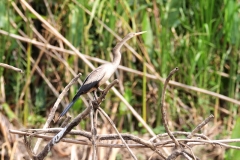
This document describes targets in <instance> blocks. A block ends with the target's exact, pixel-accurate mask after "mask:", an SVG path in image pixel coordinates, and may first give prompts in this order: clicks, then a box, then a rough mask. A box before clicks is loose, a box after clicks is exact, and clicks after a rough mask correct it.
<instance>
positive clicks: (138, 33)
mask: <svg viewBox="0 0 240 160" xmlns="http://www.w3.org/2000/svg"><path fill="white" fill-rule="evenodd" d="M146 32H147V31H142V32H137V33H135V35H136V36H137V35H140V34H143V33H146Z"/></svg>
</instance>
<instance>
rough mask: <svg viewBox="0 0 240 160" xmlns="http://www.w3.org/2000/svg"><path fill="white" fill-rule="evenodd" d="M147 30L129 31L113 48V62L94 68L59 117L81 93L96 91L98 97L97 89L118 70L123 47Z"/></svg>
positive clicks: (95, 94)
mask: <svg viewBox="0 0 240 160" xmlns="http://www.w3.org/2000/svg"><path fill="white" fill-rule="evenodd" d="M145 32H146V31H142V32H137V33H129V34H127V35H126V36H125V37H124V38H123V39H122V40H121V41H119V42H118V43H117V45H116V46H115V47H114V48H113V50H112V53H113V60H112V62H108V63H105V64H103V65H101V66H99V67H98V68H96V69H94V70H93V71H92V72H91V73H90V74H89V75H88V76H87V77H86V79H85V80H84V82H83V84H82V86H81V87H80V88H79V89H78V91H77V93H76V95H75V96H74V97H73V99H72V101H71V102H70V103H69V104H68V106H67V107H66V108H65V109H64V110H63V112H62V113H61V114H60V115H59V118H61V117H63V116H64V115H65V114H66V113H67V112H68V110H69V109H70V108H71V107H72V106H73V104H74V103H75V102H76V101H77V100H78V98H79V97H80V96H81V95H83V94H86V93H88V92H92V91H94V98H95V99H97V90H99V91H101V89H100V88H99V87H100V86H101V85H102V84H104V83H105V82H106V81H107V80H108V79H109V78H110V77H111V76H112V74H113V73H114V72H115V71H116V69H117V67H118V65H119V64H120V61H121V52H120V50H121V47H122V46H123V45H124V43H125V42H126V41H128V40H129V39H131V38H133V37H134V36H137V35H140V34H143V33H145ZM59 118H58V119H59Z"/></svg>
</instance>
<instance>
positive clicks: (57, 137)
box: [35, 107, 91, 160]
mask: <svg viewBox="0 0 240 160" xmlns="http://www.w3.org/2000/svg"><path fill="white" fill-rule="evenodd" d="M90 110H91V109H90V107H87V108H86V109H85V110H84V111H83V112H82V113H80V114H79V115H78V116H77V117H76V118H74V120H73V121H72V122H71V123H69V124H68V125H67V126H66V127H64V128H63V129H62V130H61V131H60V132H59V133H58V134H57V135H55V136H54V137H53V138H52V139H51V141H50V142H49V143H48V144H47V145H46V146H45V147H44V149H43V150H42V151H41V152H40V153H39V154H38V155H36V156H35V159H38V160H42V159H44V157H46V156H47V154H48V152H49V151H50V150H51V148H52V147H53V145H55V144H57V143H58V142H59V141H60V140H61V139H62V138H63V137H64V136H65V135H66V134H67V133H69V132H70V131H71V130H72V129H73V128H74V127H75V126H77V125H78V124H79V123H80V121H81V120H82V119H83V118H85V117H86V116H87V115H89V113H90Z"/></svg>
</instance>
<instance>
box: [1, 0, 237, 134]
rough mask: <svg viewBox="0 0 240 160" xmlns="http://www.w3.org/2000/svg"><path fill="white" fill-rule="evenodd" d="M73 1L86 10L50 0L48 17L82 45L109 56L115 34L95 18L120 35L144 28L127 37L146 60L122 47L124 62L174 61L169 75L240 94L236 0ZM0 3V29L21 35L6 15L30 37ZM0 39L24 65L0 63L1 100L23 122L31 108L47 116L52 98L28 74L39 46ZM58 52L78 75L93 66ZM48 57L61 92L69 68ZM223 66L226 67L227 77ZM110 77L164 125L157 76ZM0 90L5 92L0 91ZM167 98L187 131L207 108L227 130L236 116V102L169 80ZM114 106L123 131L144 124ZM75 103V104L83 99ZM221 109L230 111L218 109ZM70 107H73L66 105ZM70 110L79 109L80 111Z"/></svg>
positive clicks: (167, 65)
mask: <svg viewBox="0 0 240 160" xmlns="http://www.w3.org/2000/svg"><path fill="white" fill-rule="evenodd" d="M38 2H39V1H37V0H35V1H33V3H32V6H33V8H34V9H36V11H37V12H38V13H40V14H41V15H42V16H43V17H44V18H45V19H47V20H49V21H50V20H51V18H50V13H48V12H47V9H46V7H45V5H37V4H38ZM17 3H19V2H17ZM77 3H79V4H81V5H82V6H83V7H84V8H85V9H88V10H89V11H90V12H91V16H90V15H89V14H87V13H86V12H85V11H84V10H83V9H82V8H81V7H79V5H78V4H76V3H74V2H72V1H67V0H65V1H64V0H60V1H58V2H55V1H53V0H50V1H49V4H50V6H51V7H50V9H51V11H52V13H53V18H54V22H53V21H51V24H52V25H53V26H55V27H56V28H57V29H58V31H59V32H60V33H61V34H62V35H63V36H65V37H66V38H67V39H68V40H69V41H70V42H71V43H72V44H73V45H74V46H75V47H76V48H78V49H79V51H80V52H81V53H83V54H86V55H89V56H92V57H98V58H101V59H104V60H107V61H110V60H111V49H112V47H114V45H115V44H116V43H117V41H118V40H117V39H116V38H115V37H114V36H113V35H112V34H111V33H109V32H108V31H107V30H106V29H105V28H104V26H103V25H102V24H100V23H98V21H97V20H96V18H98V19H100V20H101V21H102V22H103V23H104V24H105V25H107V26H108V27H109V28H110V29H111V30H113V31H114V32H116V33H117V34H118V35H119V36H121V37H123V36H124V35H126V34H127V33H129V32H137V31H144V30H146V31H147V33H146V34H143V35H142V36H139V38H138V39H132V40H130V41H128V44H129V45H130V46H132V47H133V48H134V49H135V50H136V51H137V52H138V54H139V56H140V57H141V58H142V59H144V61H141V59H139V58H137V57H135V56H134V55H133V54H132V53H131V52H130V51H129V50H127V49H126V48H124V49H122V51H124V53H123V57H122V60H121V64H122V65H124V66H126V67H129V68H133V69H136V70H139V71H143V72H144V73H151V71H150V70H149V69H148V68H147V67H146V66H145V65H144V63H148V64H150V65H152V66H153V67H154V69H155V71H156V72H157V73H158V74H159V75H161V76H162V77H163V78H166V77H167V75H168V74H169V72H170V71H171V70H172V69H173V68H175V67H179V71H178V72H177V74H175V75H174V77H173V78H172V80H175V81H177V82H181V83H183V84H187V85H190V86H196V87H199V88H203V89H206V90H209V91H212V92H216V93H219V94H222V95H225V96H227V97H231V98H234V99H238V100H239V99H240V93H239V84H240V76H239V75H240V72H239V65H240V53H239V49H240V48H239V44H240V35H239V34H238V33H239V30H240V25H239V24H240V23H239V21H240V20H239V14H240V13H239V6H240V4H239V2H237V1H234V0H224V1H220V0H211V1H206V0H182V1H179V0H171V1H163V0H156V1H136V0H132V1H126V0H123V1H117V2H116V1H113V0H110V1H106V0H103V1H100V0H97V1H90V2H89V1H87V0H81V1H80V0H79V1H78V2H77ZM0 7H1V11H0V19H1V20H0V28H1V29H2V30H5V31H7V32H10V33H16V34H19V35H20V33H19V32H18V31H17V29H16V28H14V27H13V26H12V25H11V23H10V19H11V20H13V21H14V22H15V23H17V25H18V28H19V29H22V30H23V31H24V33H25V34H26V35H27V36H28V37H33V38H36V35H35V34H34V33H33V32H32V30H31V29H30V26H29V22H24V21H23V19H22V18H21V17H20V16H19V14H18V13H17V12H16V10H15V9H14V8H13V7H12V5H11V3H10V1H9V2H6V1H4V2H0ZM19 7H21V6H19ZM20 9H21V11H22V12H23V13H24V14H25V16H27V18H29V20H32V21H33V24H34V26H35V27H36V29H37V30H38V31H39V32H40V33H41V34H42V35H43V36H44V37H45V38H46V39H48V41H49V42H50V43H51V44H52V45H55V46H60V45H61V42H59V41H58V39H57V37H54V36H53V35H52V33H49V31H48V30H46V29H45V28H44V27H43V26H42V25H41V23H40V22H39V20H38V19H37V18H36V17H35V16H34V15H32V14H31V13H28V11H24V10H23V9H22V8H20ZM36 39H37V40H39V39H38V38H36ZM0 41H1V44H0V47H1V50H0V62H3V63H7V64H11V65H14V66H16V67H19V68H22V69H23V70H25V74H24V75H22V76H21V75H19V73H15V72H12V71H10V70H6V69H3V68H0V77H4V82H5V84H4V86H5V90H4V92H5V95H6V97H7V98H6V101H5V102H6V103H7V104H8V105H11V109H12V110H13V111H14V113H15V114H16V117H21V118H20V122H21V123H23V124H24V125H26V126H27V125H32V124H31V123H32V122H31V121H28V117H29V115H31V116H34V115H40V116H42V117H46V115H47V114H46V113H47V111H49V110H50V109H51V107H52V105H53V103H54V101H55V100H56V97H55V96H54V94H53V93H52V91H51V90H50V89H49V87H48V86H47V85H46V83H45V82H43V80H42V78H41V77H40V75H39V74H38V73H37V72H34V74H33V76H32V77H31V76H30V72H31V70H32V66H33V64H31V63H30V58H33V59H35V60H36V59H37V57H38V55H39V53H40V51H39V49H37V48H36V47H35V46H33V45H31V44H26V43H23V42H19V41H16V40H15V39H12V38H10V37H8V36H3V35H1V36H0ZM39 41H40V40H39ZM140 42H142V43H143V44H141V43H140ZM140 45H141V46H140ZM64 47H66V46H64ZM22 48H24V49H25V50H24V49H22ZM66 48H67V47H66ZM13 53H14V54H13ZM60 54H61V56H62V57H63V58H64V59H65V60H66V61H67V62H68V64H69V65H70V67H71V68H73V70H74V71H75V72H81V73H82V74H83V75H82V76H81V79H82V80H84V78H85V77H86V76H87V75H88V74H89V72H91V69H90V68H89V67H88V66H86V65H85V64H84V63H83V61H82V60H81V59H79V58H78V57H77V56H72V55H68V54H65V53H63V54H62V53H60ZM12 55H14V56H12ZM49 59H52V57H51V55H49V54H43V58H42V59H41V60H40V63H39V67H40V68H41V70H42V71H43V72H44V73H45V75H46V76H47V77H48V79H49V80H50V82H51V83H52V84H53V86H54V87H55V88H56V90H57V91H58V92H61V90H62V89H63V88H64V86H65V85H66V84H67V83H68V82H70V80H71V79H72V78H73V76H72V75H71V74H70V72H69V71H68V69H67V68H66V67H65V66H64V65H63V64H61V63H59V61H57V60H51V61H49ZM92 63H93V64H94V65H95V66H98V65H100V64H98V63H96V62H92ZM53 66H54V67H53ZM145 67H146V68H145ZM53 68H55V70H54V69H53ZM222 74H227V77H226V76H223V75H222ZM59 77H60V78H59ZM114 77H115V78H119V79H120V80H121V82H122V83H121V85H122V86H121V87H117V88H118V90H120V89H123V90H121V92H122V94H123V95H124V97H125V98H126V99H127V100H128V102H129V103H130V104H131V105H132V106H133V107H134V108H135V110H136V111H137V112H138V113H139V115H142V116H143V118H144V120H145V121H146V122H147V123H148V124H149V125H150V126H151V127H152V128H153V129H155V130H157V131H159V128H160V127H161V125H162V123H161V115H160V109H159V104H160V97H161V91H162V83H161V82H160V81H158V80H152V79H149V78H147V77H145V76H143V77H141V76H138V75H135V74H133V73H127V72H125V71H118V72H117V74H115V76H114ZM28 78H29V79H31V83H30V85H29V86H28V87H27V89H26V90H25V91H23V86H24V85H25V83H26V79H28ZM111 80H113V79H111ZM1 85H2V84H1ZM77 87H79V85H74V86H73V87H72V88H71V89H70V92H69V95H68V96H66V97H65V98H64V100H67V99H68V100H71V99H72V97H73V96H74V94H75V93H76V91H77ZM154 89H155V90H154ZM22 92H24V94H25V96H24V98H23V100H21V102H20V101H19V97H20V95H21V93H22ZM0 95H1V96H2V97H3V93H1V94H0ZM2 97H0V98H2ZM177 98H179V99H180V100H181V101H182V103H183V104H184V105H186V106H188V108H189V110H186V109H184V108H183V107H182V106H181V104H180V103H179V101H178V100H177ZM114 103H118V104H121V102H120V100H119V99H118V98H116V97H115V95H113V92H110V93H109V98H108V99H106V100H105V101H104V103H103V104H102V107H103V108H104V106H105V105H106V106H109V107H112V106H113V104H114ZM78 104H80V105H82V104H83V103H82V102H81V101H80V102H78ZM166 104H167V105H168V111H169V115H170V117H169V120H171V121H172V122H173V123H174V124H175V125H173V126H171V127H172V129H173V128H174V129H177V130H185V131H190V130H192V129H193V128H194V127H195V126H196V125H197V124H198V123H199V121H197V119H201V118H204V117H207V116H208V115H209V114H211V113H212V114H214V115H215V124H216V122H220V121H221V122H222V123H223V124H222V126H224V128H225V129H226V130H227V131H231V130H232V127H233V126H234V124H235V121H236V117H238V116H239V109H238V108H239V106H237V105H236V104H233V103H229V102H227V101H224V100H220V99H218V98H216V97H213V96H209V95H206V94H203V93H197V92H195V91H191V90H186V89H184V88H178V87H173V86H170V88H169V90H168V93H167V97H166ZM38 105H41V106H42V108H41V109H40V110H39V109H36V108H38V107H39V106H38ZM119 106H120V107H119V110H118V112H117V116H116V117H115V119H114V121H115V122H116V124H119V123H118V122H119V121H120V119H121V118H123V119H124V122H123V123H122V126H118V127H120V128H121V127H122V128H123V129H124V130H126V131H130V130H131V131H138V132H139V133H143V132H145V130H144V129H143V128H142V126H141V125H139V124H138V121H137V120H136V119H135V117H132V116H130V114H131V113H130V111H128V110H126V107H125V106H124V105H123V104H121V105H119ZM23 108H24V109H23ZM74 108H75V109H76V110H79V111H81V110H82V108H84V107H82V106H81V107H74ZM223 109H224V110H227V111H228V112H229V113H228V114H227V113H225V112H222V110H223ZM105 110H108V111H109V114H111V113H110V111H111V108H105ZM71 113H73V112H72V111H71ZM74 113H78V111H76V112H74ZM180 119H183V122H181V123H180V122H179V120H180ZM188 119H194V120H196V121H190V122H192V123H191V124H189V123H190V122H189V121H188ZM224 119H229V120H224ZM230 120H232V122H231V123H229V122H230ZM34 122H35V121H34ZM129 124H131V125H129ZM229 124H233V126H229ZM86 125H87V124H86ZM176 126H179V127H176ZM219 134H220V137H221V136H224V134H222V135H221V132H220V131H219Z"/></svg>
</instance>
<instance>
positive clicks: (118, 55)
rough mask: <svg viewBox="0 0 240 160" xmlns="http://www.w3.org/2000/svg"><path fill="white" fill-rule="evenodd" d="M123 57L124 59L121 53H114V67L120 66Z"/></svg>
mask: <svg viewBox="0 0 240 160" xmlns="http://www.w3.org/2000/svg"><path fill="white" fill-rule="evenodd" d="M121 57H122V55H121V53H120V51H113V61H112V63H113V65H114V66H115V65H116V66H118V65H119V64H120V62H121Z"/></svg>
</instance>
